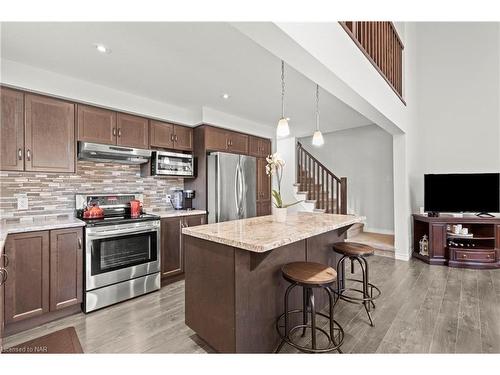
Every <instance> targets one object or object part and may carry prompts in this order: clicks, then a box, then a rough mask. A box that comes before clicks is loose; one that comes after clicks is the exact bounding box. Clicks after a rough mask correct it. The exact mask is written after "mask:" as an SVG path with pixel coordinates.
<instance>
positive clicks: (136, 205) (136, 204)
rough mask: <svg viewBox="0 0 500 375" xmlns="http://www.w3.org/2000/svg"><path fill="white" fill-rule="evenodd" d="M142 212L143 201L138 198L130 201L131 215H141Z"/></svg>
mask: <svg viewBox="0 0 500 375" xmlns="http://www.w3.org/2000/svg"><path fill="white" fill-rule="evenodd" d="M141 214H142V205H141V201H140V200H138V199H133V200H131V201H130V216H131V217H139V216H141Z"/></svg>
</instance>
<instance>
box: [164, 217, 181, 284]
mask: <svg viewBox="0 0 500 375" xmlns="http://www.w3.org/2000/svg"><path fill="white" fill-rule="evenodd" d="M181 226H182V217H172V218H164V219H161V275H162V277H168V276H175V275H178V274H180V273H182V253H181Z"/></svg>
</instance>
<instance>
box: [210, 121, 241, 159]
mask: <svg viewBox="0 0 500 375" xmlns="http://www.w3.org/2000/svg"><path fill="white" fill-rule="evenodd" d="M205 148H206V149H207V150H212V151H225V152H234V153H236V154H245V155H246V154H248V135H246V134H241V133H237V132H233V131H230V130H225V129H220V128H214V127H211V126H207V127H206V128H205Z"/></svg>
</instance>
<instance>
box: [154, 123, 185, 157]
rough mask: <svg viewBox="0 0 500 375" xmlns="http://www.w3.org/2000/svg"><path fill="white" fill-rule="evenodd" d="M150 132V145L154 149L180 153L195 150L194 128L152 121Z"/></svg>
mask: <svg viewBox="0 0 500 375" xmlns="http://www.w3.org/2000/svg"><path fill="white" fill-rule="evenodd" d="M150 130H151V139H150V145H151V146H152V147H161V148H166V149H171V150H179V151H192V150H193V129H192V128H189V127H187V126H181V125H174V124H169V123H166V122H161V121H155V120H151V124H150Z"/></svg>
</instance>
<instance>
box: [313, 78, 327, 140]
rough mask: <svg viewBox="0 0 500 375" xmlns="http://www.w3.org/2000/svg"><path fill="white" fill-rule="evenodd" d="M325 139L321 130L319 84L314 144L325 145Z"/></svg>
mask: <svg viewBox="0 0 500 375" xmlns="http://www.w3.org/2000/svg"><path fill="white" fill-rule="evenodd" d="M324 143H325V140H324V139H323V134H321V131H320V130H319V86H318V85H316V131H315V132H314V135H313V139H312V144H313V146H317V147H319V146H323V144H324Z"/></svg>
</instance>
